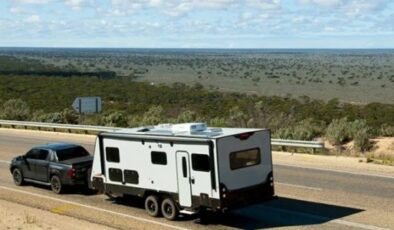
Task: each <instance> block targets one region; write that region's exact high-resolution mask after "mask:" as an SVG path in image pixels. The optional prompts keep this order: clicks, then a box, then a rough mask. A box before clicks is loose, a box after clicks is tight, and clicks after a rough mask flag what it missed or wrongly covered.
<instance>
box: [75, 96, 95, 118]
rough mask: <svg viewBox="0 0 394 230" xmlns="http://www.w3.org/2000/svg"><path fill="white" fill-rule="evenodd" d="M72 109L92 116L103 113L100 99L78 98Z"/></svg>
mask: <svg viewBox="0 0 394 230" xmlns="http://www.w3.org/2000/svg"><path fill="white" fill-rule="evenodd" d="M72 107H73V108H74V110H75V111H76V112H78V113H84V114H91V113H99V112H101V98H100V97H77V98H75V100H74V102H73V104H72Z"/></svg>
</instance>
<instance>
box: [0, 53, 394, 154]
mask: <svg viewBox="0 0 394 230" xmlns="http://www.w3.org/2000/svg"><path fill="white" fill-rule="evenodd" d="M44 51H45V52H44ZM212 52H213V51H199V52H197V51H193V52H192V51H190V52H186V51H176V52H175V51H162V52H161V51H155V52H146V51H144V50H137V51H135V50H134V51H133V52H131V51H128V50H126V51H124V52H123V51H122V52H121V51H119V50H77V51H75V50H74V51H72V50H63V51H59V50H52V49H49V50H35V49H32V50H29V49H22V50H18V49H16V50H14V49H11V50H8V49H6V50H2V49H0V118H1V119H9V120H32V121H42V122H54V123H71V124H88V125H106V126H119V127H127V126H128V127H135V126H140V125H153V124H157V123H178V122H191V121H206V122H208V123H209V125H210V126H214V127H224V126H230V127H265V128H270V129H271V131H272V135H273V137H276V138H285V139H299V140H313V139H315V138H318V137H323V136H324V137H325V138H326V139H327V140H328V141H329V142H331V143H332V144H333V145H336V146H338V147H339V146H340V145H342V144H344V143H347V142H349V141H351V140H354V142H353V143H354V149H355V150H357V151H360V152H365V151H368V150H369V149H370V147H371V143H370V138H371V137H375V136H379V135H382V136H390V137H392V136H394V104H393V101H392V100H393V98H394V93H393V90H392V89H393V86H394V75H392V73H393V72H394V53H392V52H389V51H387V52H385V51H381V52H380V53H379V52H378V51H374V52H372V51H370V52H367V51H365V52H362V51H359V52H355V53H347V52H339V53H336V54H333V53H330V52H329V51H324V52H323V51H322V52H320V53H316V52H311V51H305V52H301V51H297V52H296V51H294V52H290V53H289V52H285V51H283V52H279V53H272V52H271V53H269V52H263V51H261V52H260V51H259V52H257V51H256V52H252V51H248V52H246V51H233V53H231V52H230V53H229V52H226V51H220V52H219V51H218V53H215V52H213V53H212ZM169 73H171V74H174V77H172V76H168V74H169ZM180 75H182V78H180V77H179V76H180ZM159 76H160V78H159ZM196 76H197V77H196ZM195 77H196V78H195ZM163 79H165V80H163ZM190 79H192V80H190ZM145 80H149V81H145ZM228 80H229V81H228ZM160 82H162V83H160ZM181 82H183V83H181ZM222 83H223V85H224V87H227V86H231V87H236V88H237V89H239V90H238V92H234V91H232V90H223V89H220V88H219V90H218V86H219V85H220V86H222ZM249 83H251V84H253V86H251V85H249ZM376 84H378V85H379V87H378V88H376ZM383 84H384V87H380V86H381V85H383ZM275 85H278V86H275ZM253 87H255V88H254V89H256V91H255V92H250V89H251V88H253ZM330 87H331V88H330ZM338 87H339V88H338ZM363 87H365V88H363ZM271 88H272V89H273V90H274V91H275V92H278V91H279V89H280V90H281V92H282V93H280V94H279V95H282V96H270V95H271V93H270V89H271ZM243 89H248V91H245V90H243ZM326 89H327V90H326ZM330 89H332V90H333V91H332V92H334V93H332V92H331V91H330ZM338 89H339V90H338ZM356 89H357V90H356ZM366 89H367V91H366ZM314 90H315V91H314ZM283 92H292V93H293V92H305V94H307V95H312V96H316V95H314V94H313V93H312V94H309V92H318V93H320V94H321V95H320V96H322V97H323V98H324V100H322V99H316V98H315V99H314V98H311V97H309V96H305V95H300V97H294V96H291V95H288V94H285V93H283ZM337 92H340V93H339V94H338V93H337ZM353 92H356V93H357V92H361V94H358V96H357V97H359V96H362V98H363V100H359V101H372V102H371V103H355V102H354V101H352V102H346V101H345V100H339V99H331V100H327V99H328V98H333V97H334V96H340V97H342V99H344V97H343V95H342V93H345V95H346V98H347V99H353V98H357V97H353V96H354V95H352V93H353ZM365 92H368V93H365ZM347 93H349V95H350V96H349V95H347ZM371 95H372V97H371ZM373 95H375V96H377V97H380V96H379V95H384V97H382V101H385V102H387V103H386V104H384V103H381V102H376V101H377V100H376V98H374V97H373ZM81 96H100V97H101V98H102V101H103V112H102V113H101V114H93V115H80V114H77V113H76V112H74V111H73V109H72V108H71V107H70V106H71V104H72V102H73V101H74V99H75V98H76V97H81ZM347 96H349V97H347ZM317 98H319V97H317Z"/></svg>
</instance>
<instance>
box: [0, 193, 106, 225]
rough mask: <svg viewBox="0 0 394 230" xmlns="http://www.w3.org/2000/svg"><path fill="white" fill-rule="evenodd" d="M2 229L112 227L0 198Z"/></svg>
mask: <svg viewBox="0 0 394 230" xmlns="http://www.w3.org/2000/svg"><path fill="white" fill-rule="evenodd" d="M0 229H19V230H25V229H26V230H27V229H29V230H36V229H46V230H57V229H58V230H63V229H64V230H69V229H95V230H111V229H112V228H109V227H106V226H101V225H98V224H92V223H89V222H86V221H83V220H79V219H75V218H71V217H68V216H62V215H57V214H54V213H52V212H48V211H44V210H41V209H36V208H31V207H27V206H24V205H20V204H15V203H11V202H9V201H4V200H0Z"/></svg>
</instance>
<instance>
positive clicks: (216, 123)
mask: <svg viewBox="0 0 394 230" xmlns="http://www.w3.org/2000/svg"><path fill="white" fill-rule="evenodd" d="M208 123H209V126H212V127H226V126H228V125H227V122H226V119H225V118H222V117H215V118H213V119H211V120H209V122H208Z"/></svg>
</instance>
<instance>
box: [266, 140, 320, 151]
mask: <svg viewBox="0 0 394 230" xmlns="http://www.w3.org/2000/svg"><path fill="white" fill-rule="evenodd" d="M271 145H278V146H289V147H301V148H313V149H323V148H324V142H320V141H298V140H285V139H271Z"/></svg>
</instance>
